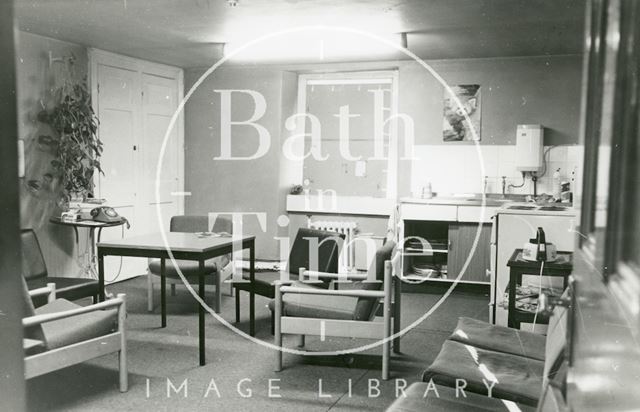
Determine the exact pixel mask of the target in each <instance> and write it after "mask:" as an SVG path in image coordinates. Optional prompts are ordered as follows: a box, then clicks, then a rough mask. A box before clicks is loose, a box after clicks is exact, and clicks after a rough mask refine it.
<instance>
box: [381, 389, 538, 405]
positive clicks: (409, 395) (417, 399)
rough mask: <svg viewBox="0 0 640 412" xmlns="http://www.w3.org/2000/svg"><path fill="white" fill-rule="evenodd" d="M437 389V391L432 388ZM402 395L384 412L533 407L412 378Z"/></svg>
mask: <svg viewBox="0 0 640 412" xmlns="http://www.w3.org/2000/svg"><path fill="white" fill-rule="evenodd" d="M436 391H437V392H436ZM405 394H406V397H403V396H399V397H398V398H397V399H396V400H395V401H394V402H393V403H392V404H391V406H390V407H389V408H388V409H387V412H422V411H430V412H467V411H471V410H473V411H481V412H493V411H504V412H509V411H514V410H517V411H522V412H534V411H535V410H536V408H532V407H530V406H526V405H522V404H518V405H514V406H515V408H512V407H511V406H512V405H509V404H508V401H507V402H505V401H503V400H502V399H498V398H489V397H488V396H486V395H478V394H475V393H470V392H468V391H464V395H463V394H462V392H460V393H457V392H456V390H455V389H454V388H448V387H446V386H440V385H435V386H434V385H431V386H430V385H429V384H428V383H426V382H415V383H412V384H411V386H409V388H408V389H407V390H406V391H405Z"/></svg>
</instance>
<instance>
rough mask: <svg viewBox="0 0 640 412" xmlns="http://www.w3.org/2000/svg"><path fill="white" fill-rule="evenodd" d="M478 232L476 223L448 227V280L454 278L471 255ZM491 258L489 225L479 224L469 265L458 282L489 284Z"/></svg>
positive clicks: (457, 223)
mask: <svg viewBox="0 0 640 412" xmlns="http://www.w3.org/2000/svg"><path fill="white" fill-rule="evenodd" d="M477 232H478V223H462V222H452V223H451V224H450V225H449V256H448V258H447V271H448V277H449V279H454V278H456V277H457V276H458V275H459V274H460V272H461V271H462V269H463V268H464V264H465V262H466V261H467V259H468V258H469V255H471V252H472V250H473V243H474V240H475V238H476V235H477ZM490 258H491V225H489V224H481V227H480V236H479V238H478V244H477V246H476V248H475V251H474V252H473V255H472V256H471V260H470V261H469V265H468V266H467V268H466V270H465V272H464V275H463V276H462V278H460V280H462V281H469V282H482V283H490V281H491V279H490V277H489V276H488V273H489V270H490Z"/></svg>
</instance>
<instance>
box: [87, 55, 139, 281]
mask: <svg viewBox="0 0 640 412" xmlns="http://www.w3.org/2000/svg"><path fill="white" fill-rule="evenodd" d="M95 70H96V72H97V73H96V75H97V76H96V77H97V79H96V80H97V93H98V96H97V97H98V98H97V99H96V113H97V115H98V119H100V126H99V135H100V139H101V140H102V143H103V144H104V151H103V153H102V158H101V160H100V163H101V165H102V169H103V171H104V175H100V176H99V178H98V197H100V198H103V199H106V200H107V202H108V203H107V204H108V205H109V206H112V207H114V208H115V209H116V210H117V211H118V214H120V215H121V216H124V217H126V218H127V219H128V220H129V222H131V229H130V230H128V231H127V232H126V233H123V231H122V229H121V228H109V229H105V230H103V232H102V238H101V240H113V239H120V238H121V237H123V236H124V235H126V236H134V235H136V234H141V233H143V232H144V231H143V230H142V227H141V225H140V224H139V221H140V216H141V213H140V207H139V206H138V203H139V200H138V187H139V185H140V179H139V172H138V162H137V160H138V154H137V150H138V147H139V145H140V142H139V141H138V136H139V134H138V130H139V129H140V108H141V104H140V101H141V99H140V76H139V74H138V72H137V71H135V70H132V69H128V68H122V67H115V66H112V65H107V64H100V63H99V64H97V66H95ZM145 270H146V261H145V260H144V259H134V258H124V259H121V258H118V257H107V258H106V259H105V281H106V282H107V283H109V282H112V281H116V280H124V279H126V278H129V277H133V276H137V275H140V274H142V273H144V272H145Z"/></svg>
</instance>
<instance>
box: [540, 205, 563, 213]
mask: <svg viewBox="0 0 640 412" xmlns="http://www.w3.org/2000/svg"><path fill="white" fill-rule="evenodd" d="M568 209H569V208H568V207H566V206H540V207H539V208H538V210H545V211H553V212H559V211H565V210H568Z"/></svg>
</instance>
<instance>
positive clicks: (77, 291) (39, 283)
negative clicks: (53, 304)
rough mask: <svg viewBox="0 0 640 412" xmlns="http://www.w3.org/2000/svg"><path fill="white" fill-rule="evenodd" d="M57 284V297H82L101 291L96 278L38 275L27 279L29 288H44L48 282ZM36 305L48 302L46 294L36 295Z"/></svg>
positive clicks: (72, 298) (74, 298) (70, 298)
mask: <svg viewBox="0 0 640 412" xmlns="http://www.w3.org/2000/svg"><path fill="white" fill-rule="evenodd" d="M51 282H53V283H55V284H56V297H59V298H62V299H68V300H76V299H81V298H84V297H87V296H95V295H97V294H98V293H99V290H100V288H99V285H98V281H97V280H96V279H88V278H67V277H51V276H50V277H38V278H32V279H28V280H27V287H28V288H29V290H33V289H38V288H43V287H45V286H47V283H51ZM33 302H34V305H36V306H41V305H43V304H45V303H46V302H47V298H46V296H36V297H34V299H33Z"/></svg>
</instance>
